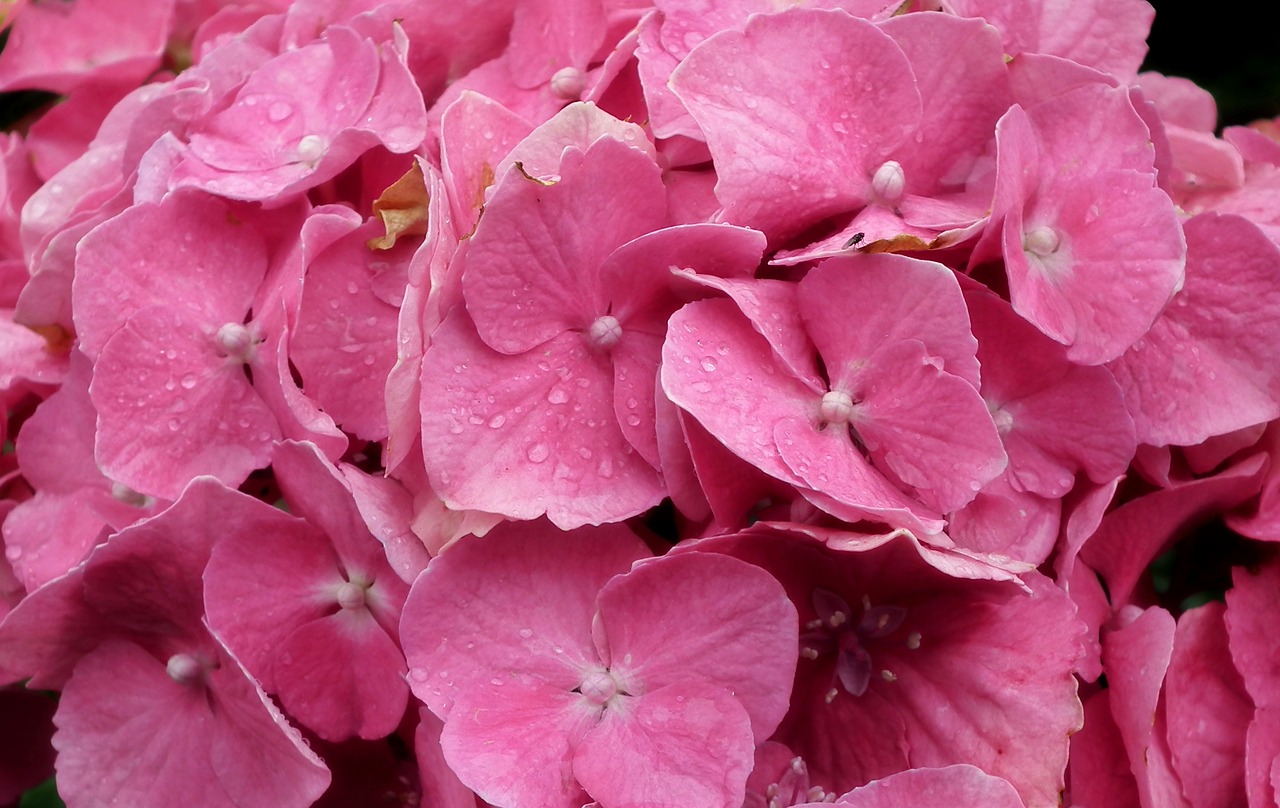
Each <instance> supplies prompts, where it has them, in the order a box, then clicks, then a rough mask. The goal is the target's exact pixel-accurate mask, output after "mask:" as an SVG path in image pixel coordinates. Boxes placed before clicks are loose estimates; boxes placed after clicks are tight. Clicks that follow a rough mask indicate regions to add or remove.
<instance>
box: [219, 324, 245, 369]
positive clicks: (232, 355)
mask: <svg viewBox="0 0 1280 808" xmlns="http://www.w3.org/2000/svg"><path fill="white" fill-rule="evenodd" d="M213 342H214V344H215V345H217V346H218V353H220V354H222V355H223V356H225V357H227V358H228V359H234V360H235V361H237V362H248V361H249V359H250V358H251V357H252V354H253V346H254V341H253V334H251V333H250V332H249V329H248V328H247V327H246V326H244V325H241V324H240V323H223V324H222V327H221V328H219V329H218V333H217V334H215V335H214V337H213Z"/></svg>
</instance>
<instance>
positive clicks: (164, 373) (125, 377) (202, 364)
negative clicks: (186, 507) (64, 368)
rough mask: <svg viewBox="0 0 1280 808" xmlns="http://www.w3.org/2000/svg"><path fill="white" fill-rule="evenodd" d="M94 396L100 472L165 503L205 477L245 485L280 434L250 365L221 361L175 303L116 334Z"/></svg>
mask: <svg viewBox="0 0 1280 808" xmlns="http://www.w3.org/2000/svg"><path fill="white" fill-rule="evenodd" d="M89 395H90V397H91V398H92V399H93V403H94V406H95V407H96V408H97V410H98V438H97V445H96V447H95V454H96V456H97V459H98V463H99V465H100V466H101V467H102V470H103V472H104V473H105V474H107V475H108V476H110V477H111V478H112V479H114V480H116V481H118V482H122V483H124V484H126V485H128V486H129V487H130V488H132V489H134V490H135V491H140V492H144V493H148V494H153V495H156V496H160V497H164V498H166V499H177V498H178V495H179V494H180V493H181V492H182V490H183V488H184V487H185V486H186V485H187V483H188V482H189V481H190V480H191V479H192V478H194V477H196V476H198V475H202V474H207V475H212V476H214V477H217V478H218V479H220V480H222V481H223V482H225V483H227V484H229V485H239V484H240V483H241V482H243V481H244V479H245V478H246V477H247V476H248V475H249V472H250V471H252V470H253V469H255V468H261V467H263V466H265V465H266V464H267V460H268V458H269V456H270V447H271V442H272V441H274V440H276V439H278V438H279V436H280V428H279V426H278V425H277V423H276V419H275V418H274V417H273V416H272V414H271V413H270V411H268V409H267V407H266V405H265V404H264V403H263V401H262V399H261V398H260V397H259V396H258V394H257V393H256V392H254V390H253V388H252V387H251V386H250V383H249V380H248V378H246V376H245V373H244V365H243V364H241V363H240V362H236V361H234V360H232V359H231V358H229V357H222V356H219V355H218V354H217V352H216V347H215V343H214V339H213V335H212V334H211V333H209V332H208V331H206V330H205V329H204V328H203V327H201V325H200V324H198V323H197V322H195V321H193V320H192V319H191V318H190V317H189V315H187V314H186V313H184V312H182V311H181V310H177V311H173V310H172V308H171V307H164V308H161V307H158V306H153V307H148V308H146V309H142V310H140V311H137V312H135V313H134V315H133V316H132V317H130V318H129V320H128V322H126V323H125V324H124V325H123V326H122V327H121V328H120V329H119V330H118V331H116V332H115V334H114V335H113V336H112V337H111V339H110V340H109V341H108V342H107V343H106V344H105V345H104V346H103V347H102V354H101V356H100V357H99V359H98V362H97V364H96V365H95V366H94V374H93V383H92V384H91V385H90V387H89Z"/></svg>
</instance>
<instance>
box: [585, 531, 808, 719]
mask: <svg viewBox="0 0 1280 808" xmlns="http://www.w3.org/2000/svg"><path fill="white" fill-rule="evenodd" d="M599 602H600V618H599V619H600V623H601V626H602V628H603V631H604V634H605V636H606V637H607V638H608V653H609V658H608V659H607V660H606V662H607V663H608V665H609V667H610V669H611V670H612V672H613V673H614V675H615V676H616V677H618V679H619V682H620V686H621V687H622V689H624V690H627V689H629V688H628V684H629V683H634V687H635V688H637V689H638V690H630V692H632V693H633V694H637V695H638V694H639V693H650V692H652V691H655V690H657V689H659V688H662V687H665V686H666V685H672V684H678V683H682V682H690V681H696V682H705V683H707V684H711V685H717V686H719V687H722V688H724V689H725V690H726V691H728V692H730V693H733V694H734V696H735V697H736V698H737V699H738V701H740V702H741V703H742V705H743V706H744V707H745V708H746V710H747V713H748V715H749V716H750V718H751V724H752V730H753V731H754V732H755V736H756V738H757V739H758V740H761V741H763V740H764V739H766V738H768V736H769V735H770V734H772V732H773V730H774V729H776V728H777V726H778V722H779V721H781V720H782V716H783V714H784V713H786V711H787V704H788V703H789V701H790V695H791V680H792V678H793V677H794V676H795V661H796V652H795V649H796V643H797V642H798V624H797V618H796V613H795V607H794V606H792V605H791V601H790V600H788V599H787V594H786V592H785V591H783V589H782V586H781V585H780V584H779V583H778V582H777V581H776V580H774V578H773V576H771V575H769V574H768V573H767V572H765V571H764V570H762V569H760V568H759V567H756V566H754V565H751V564H748V563H746V562H742V561H739V560H737V559H736V558H730V557H728V556H722V555H719V554H702V553H685V554H682V555H677V556H666V557H662V558H657V559H654V560H652V561H646V562H644V563H641V564H639V565H637V566H636V567H635V568H634V569H633V570H632V571H631V572H630V573H628V574H627V575H625V576H622V577H619V578H614V579H613V580H612V581H610V582H609V583H608V584H607V585H606V586H605V587H604V589H603V590H601V592H600V601H599ZM630 660H633V661H630Z"/></svg>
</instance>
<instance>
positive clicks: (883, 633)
mask: <svg viewBox="0 0 1280 808" xmlns="http://www.w3.org/2000/svg"><path fill="white" fill-rule="evenodd" d="M812 603H813V610H814V613H815V614H816V617H815V618H814V619H813V620H810V621H809V622H808V623H806V624H805V627H804V628H805V633H804V634H801V635H800V656H802V657H804V658H805V659H817V658H818V657H820V656H824V655H826V654H835V656H836V666H835V672H834V676H833V681H832V683H831V685H832V686H831V688H830V690H828V691H827V701H828V702H830V701H832V700H834V699H835V697H836V695H837V694H838V692H839V691H838V690H837V688H836V687H835V681H834V680H835V679H838V680H839V681H840V687H841V688H842V689H843V690H844V691H845V692H846V693H848V694H849V695H851V696H861V695H862V694H863V693H866V692H867V687H868V686H870V684H871V674H872V673H873V671H874V668H873V666H872V661H871V652H870V651H869V650H868V641H870V640H881V639H884V638H886V637H888V636H889V635H891V634H893V633H894V632H896V631H897V630H898V629H899V628H900V627H901V626H902V623H903V621H904V620H906V617H907V610H906V609H904V608H903V607H901V606H872V605H871V601H870V599H869V598H867V597H866V596H863V598H862V612H861V615H860V616H859V617H858V618H857V619H856V620H855V619H854V615H853V609H852V608H851V607H850V606H849V603H848V601H846V600H845V599H844V598H842V597H840V596H839V595H837V594H836V593H834V592H831V591H829V590H826V589H815V590H813V596H812ZM905 644H906V646H907V648H909V649H912V650H914V649H916V648H919V647H920V635H919V634H918V633H917V632H912V633H911V634H910V635H908V637H907V640H906V643H905ZM880 677H881V678H882V679H884V680H885V681H888V682H892V681H894V680H895V679H897V678H898V677H897V676H895V675H894V674H893V672H892V671H889V670H887V669H885V670H881V671H880Z"/></svg>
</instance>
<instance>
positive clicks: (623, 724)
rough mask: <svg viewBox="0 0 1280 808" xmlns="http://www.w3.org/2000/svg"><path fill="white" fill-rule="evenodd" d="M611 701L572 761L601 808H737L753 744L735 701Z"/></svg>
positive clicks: (698, 686)
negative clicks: (695, 806) (614, 807)
mask: <svg viewBox="0 0 1280 808" xmlns="http://www.w3.org/2000/svg"><path fill="white" fill-rule="evenodd" d="M628 577H629V576H628ZM614 698H615V699H617V700H618V701H619V702H621V703H620V704H618V705H617V706H616V707H615V706H614V705H613V704H612V703H610V704H609V705H608V706H606V708H605V711H604V715H603V717H602V719H601V721H600V723H599V724H597V725H596V726H595V727H594V728H592V729H591V730H590V731H589V732H588V733H587V734H586V736H585V737H584V738H583V739H582V742H581V744H580V745H579V746H578V749H577V753H576V754H575V755H574V758H573V773H574V774H575V775H577V778H578V782H580V783H582V785H583V786H584V787H585V788H586V789H587V792H588V793H589V794H590V795H591V796H592V797H594V798H595V799H596V800H597V801H598V802H599V803H600V804H601V805H605V806H614V805H617V806H632V805H634V806H640V805H643V806H646V808H685V806H691V805H697V806H699V808H703V807H704V806H705V808H741V806H742V800H743V797H744V796H745V793H746V785H747V775H749V774H750V773H751V767H752V765H753V763H754V758H755V742H754V740H752V734H751V726H750V720H749V719H748V718H747V715H746V713H745V711H744V710H743V709H742V705H741V704H740V703H739V702H738V700H737V699H735V698H734V697H733V696H732V695H730V693H728V692H726V691H725V690H722V689H720V688H717V687H714V686H712V685H707V684H702V683H700V682H699V683H692V682H684V683H681V684H674V685H669V686H666V687H662V688H659V689H658V690H654V691H651V692H648V693H645V694H643V695H640V696H636V697H633V698H628V697H625V696H615V697H614Z"/></svg>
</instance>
